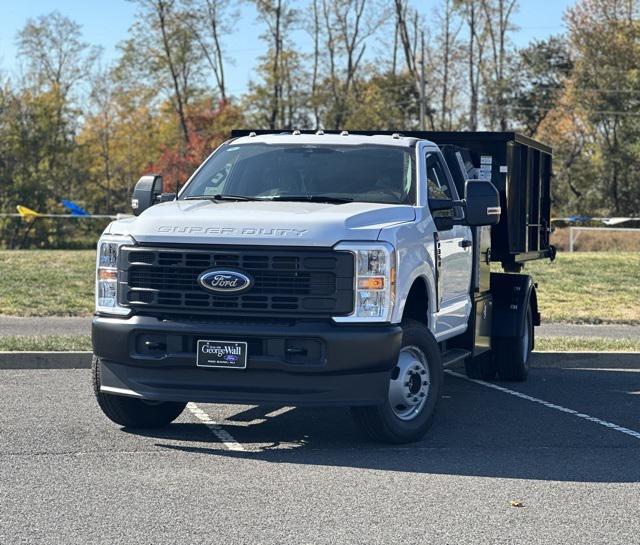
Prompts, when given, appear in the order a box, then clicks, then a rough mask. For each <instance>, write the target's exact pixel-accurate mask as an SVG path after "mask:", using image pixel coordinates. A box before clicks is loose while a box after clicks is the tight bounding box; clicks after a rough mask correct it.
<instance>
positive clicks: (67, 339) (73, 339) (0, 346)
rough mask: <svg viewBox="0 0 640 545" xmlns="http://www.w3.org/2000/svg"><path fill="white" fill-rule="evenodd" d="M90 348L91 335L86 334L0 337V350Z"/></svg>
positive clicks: (48, 350)
mask: <svg viewBox="0 0 640 545" xmlns="http://www.w3.org/2000/svg"><path fill="white" fill-rule="evenodd" d="M74 350H89V351H90V350H91V337H89V336H88V335H52V336H42V335H15V336H7V337H0V351H5V352H19V351H25V352H31V351H47V352H64V351H74Z"/></svg>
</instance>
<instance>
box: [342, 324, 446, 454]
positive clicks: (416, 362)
mask: <svg viewBox="0 0 640 545" xmlns="http://www.w3.org/2000/svg"><path fill="white" fill-rule="evenodd" d="M441 390H442V362H441V359H440V349H439V347H438V343H437V342H436V340H435V339H434V337H433V334H432V333H431V332H430V331H429V329H428V328H427V327H426V326H425V325H424V324H422V323H420V322H416V321H414V320H406V321H405V322H403V324H402V347H401V349H400V353H399V355H398V361H397V363H396V366H395V367H394V369H393V371H392V373H391V378H390V381H389V393H388V396H387V399H386V401H385V403H384V404H382V405H379V406H375V407H353V408H352V409H351V413H352V415H353V418H354V420H355V421H356V423H357V424H358V425H359V426H360V427H361V428H362V429H363V430H364V431H365V433H367V435H369V436H370V437H371V438H372V439H374V440H376V441H382V442H385V443H411V442H414V441H418V440H420V439H422V437H424V435H425V433H426V432H427V430H428V429H429V427H430V426H431V423H432V421H433V417H434V415H435V412H436V409H437V407H438V403H439V401H440V396H441Z"/></svg>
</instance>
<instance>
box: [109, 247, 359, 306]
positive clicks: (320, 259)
mask: <svg viewBox="0 0 640 545" xmlns="http://www.w3.org/2000/svg"><path fill="white" fill-rule="evenodd" d="M217 267H220V268H231V269H237V270H238V271H241V272H244V273H248V274H249V275H251V276H252V277H253V279H254V284H253V286H252V287H251V289H250V290H249V291H246V292H244V293H242V294H239V295H219V294H214V293H211V292H209V291H207V290H205V289H204V288H203V287H202V286H200V284H199V283H198V276H199V275H200V274H201V273H202V272H204V271H206V270H208V269H213V268H217ZM120 269H121V272H120V280H121V284H120V295H119V296H120V301H121V303H122V304H123V305H125V306H131V307H136V308H145V309H154V308H158V309H163V310H167V309H171V310H172V311H176V312H179V313H182V312H203V313H207V312H210V311H215V314H216V315H224V314H248V315H251V314H260V313H270V314H280V315H297V314H305V315H312V316H328V315H346V314H349V313H350V312H351V311H352V308H353V256H352V255H351V254H350V253H347V252H336V251H332V250H306V249H303V250H295V249H280V248H278V249H274V248H268V249H241V250H231V249H229V248H224V249H222V248H212V249H206V250H204V249H180V248H175V249H174V248H123V250H122V253H121V258H120Z"/></svg>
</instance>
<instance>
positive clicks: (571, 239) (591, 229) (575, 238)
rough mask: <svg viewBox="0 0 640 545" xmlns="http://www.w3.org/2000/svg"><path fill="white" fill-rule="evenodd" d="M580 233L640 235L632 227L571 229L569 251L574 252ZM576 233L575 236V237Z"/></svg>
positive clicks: (638, 230) (637, 230)
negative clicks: (613, 232) (612, 232)
mask: <svg viewBox="0 0 640 545" xmlns="http://www.w3.org/2000/svg"><path fill="white" fill-rule="evenodd" d="M580 231H609V232H611V231H627V232H633V233H640V229H632V228H630V227H569V251H570V252H573V243H574V242H575V241H576V240H578V237H579V236H580ZM574 233H575V235H574Z"/></svg>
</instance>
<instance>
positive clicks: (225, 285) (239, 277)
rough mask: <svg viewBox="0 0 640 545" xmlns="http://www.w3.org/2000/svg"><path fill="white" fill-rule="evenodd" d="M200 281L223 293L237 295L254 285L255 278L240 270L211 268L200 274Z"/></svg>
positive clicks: (203, 284) (207, 286)
mask: <svg viewBox="0 0 640 545" xmlns="http://www.w3.org/2000/svg"><path fill="white" fill-rule="evenodd" d="M198 283H199V284H200V285H201V286H202V287H203V288H205V289H207V290H209V291H215V292H216V293H219V294H221V295H225V294H226V295H235V294H237V293H241V292H243V291H246V290H248V289H249V288H250V287H251V286H252V285H253V278H251V277H250V276H249V275H247V274H245V273H241V272H238V271H230V270H228V269H210V270H208V271H204V272H203V273H202V274H201V275H200V276H198Z"/></svg>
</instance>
